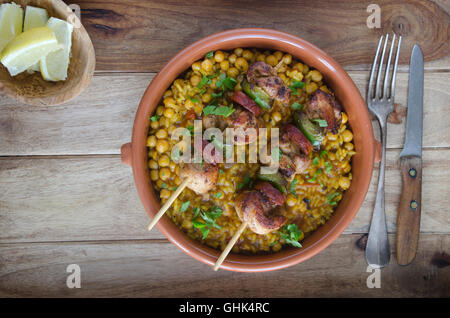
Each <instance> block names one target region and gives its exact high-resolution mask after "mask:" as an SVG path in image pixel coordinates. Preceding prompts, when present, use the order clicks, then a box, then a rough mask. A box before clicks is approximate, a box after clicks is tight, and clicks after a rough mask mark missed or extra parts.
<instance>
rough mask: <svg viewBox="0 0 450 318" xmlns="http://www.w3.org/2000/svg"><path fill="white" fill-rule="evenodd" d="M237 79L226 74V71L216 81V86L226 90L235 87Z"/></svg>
mask: <svg viewBox="0 0 450 318" xmlns="http://www.w3.org/2000/svg"><path fill="white" fill-rule="evenodd" d="M236 84H237V81H236V80H235V79H234V78H233V77H230V76H226V75H225V73H222V74H220V76H219V79H218V80H217V81H216V87H217V88H220V89H222V91H225V90H226V89H230V90H231V89H234V87H235V86H236Z"/></svg>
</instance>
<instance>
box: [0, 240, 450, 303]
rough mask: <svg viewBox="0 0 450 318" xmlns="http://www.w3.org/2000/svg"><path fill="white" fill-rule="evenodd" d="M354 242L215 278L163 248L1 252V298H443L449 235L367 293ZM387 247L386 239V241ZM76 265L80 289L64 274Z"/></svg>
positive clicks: (449, 273)
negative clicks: (279, 265)
mask: <svg viewBox="0 0 450 318" xmlns="http://www.w3.org/2000/svg"><path fill="white" fill-rule="evenodd" d="M359 238H360V235H357V234H355V235H342V236H341V237H339V238H338V239H337V240H336V241H335V242H334V243H333V244H332V245H331V246H329V247H328V248H327V249H325V250H324V251H322V252H321V253H320V254H318V255H316V256H314V257H313V258H311V259H309V260H307V261H305V262H303V263H301V264H298V265H296V266H293V267H290V268H288V269H284V270H281V271H276V272H268V273H253V274H246V273H232V272H227V271H219V272H214V271H213V270H212V269H211V268H210V267H208V266H207V265H204V264H202V263H200V262H198V261H195V260H194V259H192V258H190V257H189V256H187V255H185V254H183V253H182V252H181V251H180V250H178V249H177V248H176V247H175V246H174V245H172V244H168V243H163V242H161V243H151V242H148V241H144V242H108V243H73V244H72V243H71V244H47V243H45V244H3V245H0V263H1V264H2V266H1V267H0V296H2V297H33V296H38V297H55V296H57V297H223V296H224V295H226V296H227V297H269V298H270V297H448V296H450V267H449V266H447V265H448V260H447V262H445V261H443V260H441V257H440V255H442V253H447V255H448V252H449V250H448V247H449V246H450V235H437V234H423V235H421V236H420V242H419V250H418V253H417V256H416V259H415V260H414V262H413V263H412V264H411V265H409V266H407V267H401V266H399V265H397V264H396V262H395V255H394V254H392V256H391V264H390V265H389V266H388V267H386V268H384V269H382V270H381V273H380V282H381V288H368V287H367V278H368V277H369V275H370V274H371V273H368V272H367V264H366V261H365V258H364V251H363V250H362V249H361V248H360V247H358V245H357V244H356V242H357V241H358V239H359ZM390 241H391V244H394V237H393V235H391V236H390ZM69 264H78V265H79V266H80V269H81V288H80V289H69V288H67V287H66V279H67V276H68V275H69V274H68V273H67V272H66V268H67V266H68V265H69Z"/></svg>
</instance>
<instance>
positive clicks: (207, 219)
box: [192, 206, 222, 240]
mask: <svg viewBox="0 0 450 318" xmlns="http://www.w3.org/2000/svg"><path fill="white" fill-rule="evenodd" d="M194 211H195V214H194V220H193V221H192V225H193V226H194V227H195V228H196V229H199V230H200V231H201V232H202V234H203V237H202V239H203V240H204V239H205V238H207V237H208V234H209V231H210V230H211V229H212V228H216V229H219V230H220V229H221V227H220V226H219V225H218V224H217V223H216V220H217V218H218V217H220V216H221V215H222V209H220V208H218V207H216V206H214V207H212V208H210V209H209V210H208V211H206V212H204V211H202V210H200V208H196V209H194ZM198 215H200V217H201V218H202V219H203V222H201V221H199V220H197V219H196V217H197V216H198Z"/></svg>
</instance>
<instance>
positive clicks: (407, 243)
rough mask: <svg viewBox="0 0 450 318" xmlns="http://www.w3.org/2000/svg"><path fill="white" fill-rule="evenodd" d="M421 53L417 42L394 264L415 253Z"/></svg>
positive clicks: (419, 190) (406, 261)
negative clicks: (395, 260)
mask: <svg viewBox="0 0 450 318" xmlns="http://www.w3.org/2000/svg"><path fill="white" fill-rule="evenodd" d="M423 73H424V67H423V54H422V51H421V49H420V47H419V46H418V45H417V44H416V45H414V47H413V50H412V53H411V61H410V67H409V87H408V108H407V109H408V110H407V112H408V113H407V116H406V135H405V144H404V146H403V150H402V152H401V153H400V169H401V172H402V193H401V197H400V205H399V211H398V215H397V263H398V264H400V265H408V264H410V263H411V262H412V261H413V260H414V257H415V255H416V252H417V246H418V242H419V232H420V215H421V210H422V206H421V205H422V121H423Z"/></svg>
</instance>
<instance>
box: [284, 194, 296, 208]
mask: <svg viewBox="0 0 450 318" xmlns="http://www.w3.org/2000/svg"><path fill="white" fill-rule="evenodd" d="M286 204H287V205H288V206H294V205H296V204H297V199H296V198H295V197H294V196H293V195H292V194H290V193H289V194H288V196H287V198H286Z"/></svg>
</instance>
